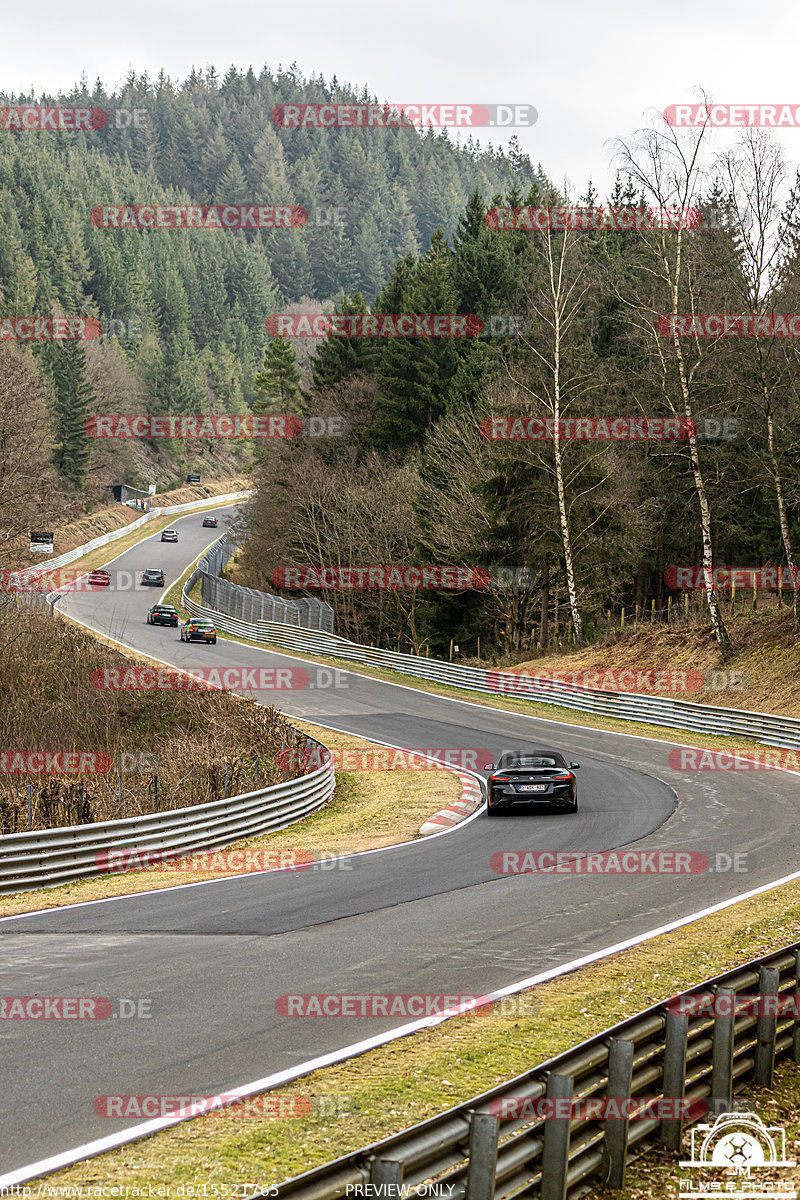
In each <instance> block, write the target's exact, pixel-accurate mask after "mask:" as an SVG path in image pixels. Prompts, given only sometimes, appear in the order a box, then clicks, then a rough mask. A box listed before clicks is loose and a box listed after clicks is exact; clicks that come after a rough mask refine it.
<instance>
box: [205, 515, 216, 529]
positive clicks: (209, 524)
mask: <svg viewBox="0 0 800 1200" xmlns="http://www.w3.org/2000/svg"><path fill="white" fill-rule="evenodd" d="M216 528H217V518H216V517H205V518H204V520H203V529H216Z"/></svg>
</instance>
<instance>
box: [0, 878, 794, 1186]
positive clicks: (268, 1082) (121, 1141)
mask: <svg viewBox="0 0 800 1200" xmlns="http://www.w3.org/2000/svg"><path fill="white" fill-rule="evenodd" d="M797 879H800V871H795V872H794V873H793V874H792V875H785V876H784V877H783V878H782V879H777V880H775V881H774V882H772V883H767V884H763V885H762V886H761V887H758V888H754V889H752V890H751V891H749V892H743V893H742V894H741V895H739V896H733V897H732V898H731V899H729V900H721V901H720V902H719V903H717V904H713V905H711V906H710V907H709V908H704V909H701V910H700V911H699V912H696V913H691V914H690V915H689V916H687V917H679V918H678V919H677V920H675V921H670V922H669V923H668V924H666V925H661V926H659V927H658V928H657V929H651V930H649V931H648V932H646V933H641V934H636V935H635V936H634V937H632V938H627V939H626V940H625V941H622V942H617V943H616V944H615V945H613V946H608V947H606V948H605V949H604V950H596V951H594V952H593V953H592V954H585V955H583V956H582V957H581V958H576V959H573V960H572V961H571V962H568V963H564V964H562V965H561V966H558V967H551V968H550V969H549V970H547V971H541V972H540V973H539V974H537V975H531V976H529V977H528V978H527V979H522V980H519V981H518V982H517V983H512V984H508V985H507V986H506V987H503V988H497V989H496V990H495V991H492V992H486V993H485V994H484V995H483V996H481V997H479V998H478V999H477V1000H476V1001H475V1002H473V1003H472V1004H470V1005H463V1006H462V1007H461V1009H460V1010H459V1011H458V1012H450V1013H448V1014H446V1015H439V1016H432V1017H422V1018H421V1019H420V1020H418V1021H410V1022H408V1024H406V1025H400V1026H398V1027H397V1028H396V1029H391V1030H389V1031H387V1032H385V1033H379V1034H375V1035H374V1036H373V1037H370V1038H365V1039H364V1040H363V1041H360V1042H353V1043H351V1045H349V1046H344V1047H342V1048H341V1049H339V1050H333V1051H331V1052H330V1053H328V1054H322V1055H319V1056H318V1057H317V1058H312V1059H309V1060H308V1061H307V1062H304V1063H300V1064H299V1065H298V1066H296V1067H289V1068H287V1069H285V1070H283V1071H277V1072H275V1073H274V1074H272V1075H267V1076H265V1077H264V1078H263V1079H256V1080H254V1081H253V1082H251V1083H246V1084H242V1085H240V1086H239V1087H236V1088H231V1089H229V1090H227V1091H225V1092H224V1093H223V1094H224V1095H225V1096H228V1097H230V1096H235V1097H237V1098H244V1097H246V1096H249V1095H252V1094H254V1093H257V1092H263V1091H266V1090H267V1089H272V1088H276V1087H280V1086H281V1085H283V1084H284V1083H289V1082H291V1081H292V1080H294V1079H299V1078H301V1077H302V1076H304V1075H309V1074H310V1073H311V1072H312V1071H318V1070H320V1069H321V1068H323V1067H329V1066H333V1065H335V1064H336V1063H340V1062H343V1061H345V1060H346V1059H348V1058H355V1057H356V1056H358V1055H360V1054H364V1053H365V1052H366V1051H368V1050H373V1049H377V1048H378V1047H380V1046H385V1045H387V1044H388V1043H389V1042H393V1041H397V1040H398V1039H399V1038H402V1037H408V1036H409V1035H410V1034H412V1033H417V1032H419V1031H420V1030H422V1029H431V1028H433V1027H434V1026H436V1025H441V1024H443V1023H444V1022H445V1021H449V1020H452V1018H453V1017H454V1016H458V1015H460V1013H464V1012H469V1011H470V1009H471V1008H476V1007H480V1006H481V1005H482V1004H485V1003H486V1001H487V1000H488V999H495V998H499V997H502V996H511V995H513V994H514V993H516V992H520V991H523V990H524V989H526V988H529V987H534V986H535V985H536V984H538V983H546V982H548V980H551V979H556V978H558V977H559V976H561V975H568V974H570V973H571V972H573V971H576V970H579V969H580V968H581V967H585V966H588V965H589V964H591V963H595V962H599V961H600V960H601V959H604V958H609V957H610V956H611V955H613V954H619V953H620V952H621V951H623V950H630V949H632V948H633V947H634V946H639V945H641V944H642V943H643V942H647V941H650V940H651V939H652V938H656V937H660V936H661V935H662V934H665V933H672V932H673V931H674V930H676V929H680V928H681V927H682V926H684V925H690V924H692V923H693V922H694V921H699V920H701V919H702V918H703V917H708V916H712V915H713V914H714V913H717V912H721V911H722V910H723V909H726V908H731V907H732V906H733V905H734V904H740V903H741V902H742V901H743V900H749V899H752V898H753V897H754V896H760V895H763V893H765V892H769V891H772V890H773V889H774V888H777V887H781V886H782V885H783V884H786V883H792V882H794V881H795V880H797ZM191 1119H192V1118H190V1117H158V1118H155V1119H154V1120H151V1121H145V1122H143V1123H142V1124H140V1125H134V1126H133V1128H132V1129H128V1130H122V1131H120V1132H119V1133H112V1134H109V1135H108V1136H106V1137H103V1138H97V1139H95V1140H94V1141H91V1142H86V1143H84V1144H83V1145H82V1146H75V1147H74V1148H73V1149H72V1150H64V1151H62V1152H61V1153H59V1154H53V1155H51V1156H50V1157H49V1158H44V1159H41V1160H40V1161H39V1162H36V1163H29V1164H28V1165H27V1166H24V1167H18V1168H16V1169H15V1170H14V1171H10V1172H8V1173H7V1174H5V1175H0V1187H11V1186H13V1185H14V1184H19V1183H26V1182H28V1181H29V1180H31V1179H36V1178H37V1176H39V1175H43V1174H48V1173H49V1172H51V1171H56V1170H58V1169H59V1168H60V1167H67V1166H71V1165H72V1164H73V1163H76V1162H80V1161H81V1160H82V1159H85V1158H93V1157H94V1156H95V1155H97V1154H102V1153H104V1152H105V1151H108V1150H114V1149H117V1148H119V1147H120V1146H124V1145H127V1144H128V1143H130V1142H134V1141H138V1140H139V1138H142V1137H146V1136H147V1135H148V1134H151V1133H158V1132H159V1131H160V1130H162V1129H170V1128H172V1127H174V1126H175V1125H182V1124H184V1123H185V1122H186V1121H188V1120H191Z"/></svg>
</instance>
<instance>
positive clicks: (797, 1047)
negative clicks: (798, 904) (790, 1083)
mask: <svg viewBox="0 0 800 1200" xmlns="http://www.w3.org/2000/svg"><path fill="white" fill-rule="evenodd" d="M794 978H795V988H794V1003H795V1010H794V1012H795V1018H794V1047H793V1054H792V1058H793V1059H794V1061H795V1062H796V1063H800V950H795V952H794Z"/></svg>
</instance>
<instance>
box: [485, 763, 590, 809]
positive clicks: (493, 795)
mask: <svg viewBox="0 0 800 1200" xmlns="http://www.w3.org/2000/svg"><path fill="white" fill-rule="evenodd" d="M579 766H580V763H576V762H571V763H569V765H567V761H566V759H565V758H564V756H563V754H560V753H559V751H558V750H510V751H508V752H507V753H505V754H502V755H501V756H500V758H499V759H498V761H497V762H496V763H490V764H488V766H487V770H490V771H491V775H490V776H489V780H488V801H487V810H486V811H487V813H488V815H489V816H494V814H495V813H498V812H500V810H501V809H509V808H512V807H514V806H515V805H519V804H525V805H527V806H528V807H537V808H539V807H542V806H546V807H547V808H557V809H560V810H561V811H564V812H569V813H576V812H577V811H578V781H577V779H576V778H575V774H574V772H575V771H577V769H578V767H579Z"/></svg>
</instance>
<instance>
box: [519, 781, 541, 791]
mask: <svg viewBox="0 0 800 1200" xmlns="http://www.w3.org/2000/svg"><path fill="white" fill-rule="evenodd" d="M517 790H518V791H520V792H546V791H547V784H546V783H518V784H517Z"/></svg>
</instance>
